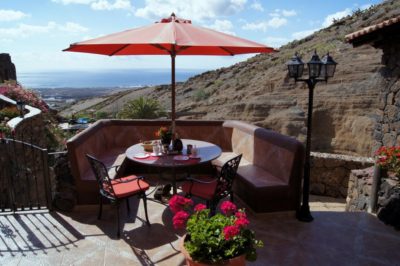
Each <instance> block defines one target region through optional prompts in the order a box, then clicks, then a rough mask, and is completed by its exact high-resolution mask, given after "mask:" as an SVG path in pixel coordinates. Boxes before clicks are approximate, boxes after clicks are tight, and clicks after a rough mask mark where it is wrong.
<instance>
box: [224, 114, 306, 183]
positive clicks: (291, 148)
mask: <svg viewBox="0 0 400 266" xmlns="http://www.w3.org/2000/svg"><path fill="white" fill-rule="evenodd" d="M224 127H230V128H232V129H233V132H232V151H233V152H235V153H237V154H240V153H241V154H243V158H245V159H246V160H247V161H249V162H250V163H252V164H253V165H255V166H257V167H260V168H262V169H264V170H266V171H268V172H269V173H271V174H272V175H273V176H275V177H277V178H279V179H280V180H282V181H283V182H285V183H286V184H289V183H290V180H291V177H292V176H293V174H294V173H296V174H297V175H298V174H299V173H298V172H299V171H301V169H302V158H303V152H304V150H303V145H302V144H301V143H300V142H299V141H297V140H296V139H294V138H292V137H288V136H285V135H282V134H279V133H277V132H274V131H271V130H267V129H264V128H261V127H257V126H254V125H250V124H247V123H244V122H240V121H226V122H225V123H224Z"/></svg>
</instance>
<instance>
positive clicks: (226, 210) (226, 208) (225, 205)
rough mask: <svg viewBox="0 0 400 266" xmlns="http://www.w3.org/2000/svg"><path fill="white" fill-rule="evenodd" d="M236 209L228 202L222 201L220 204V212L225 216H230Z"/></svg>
mask: <svg viewBox="0 0 400 266" xmlns="http://www.w3.org/2000/svg"><path fill="white" fill-rule="evenodd" d="M236 210H237V207H236V205H235V204H233V203H232V202H230V201H224V202H222V204H221V212H222V213H223V214H225V215H232V214H234V213H235V212H236Z"/></svg>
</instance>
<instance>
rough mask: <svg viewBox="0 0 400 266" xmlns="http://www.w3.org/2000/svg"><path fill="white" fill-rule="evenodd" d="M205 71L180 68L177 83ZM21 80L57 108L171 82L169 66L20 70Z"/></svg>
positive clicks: (20, 81)
mask: <svg viewBox="0 0 400 266" xmlns="http://www.w3.org/2000/svg"><path fill="white" fill-rule="evenodd" d="M204 71H205V70H200V69H197V70H192V69H190V70H187V69H179V70H177V71H176V82H184V81H186V80H187V79H188V78H190V77H193V76H195V75H197V74H200V73H202V72H204ZM17 78H18V82H19V83H21V84H22V85H23V86H24V87H26V88H29V89H33V90H34V91H37V92H38V93H39V94H40V95H41V97H42V98H43V99H44V100H45V101H46V103H47V104H49V106H50V107H52V108H55V109H63V108H64V107H65V106H68V105H70V104H73V103H74V102H76V101H79V100H83V99H89V98H93V97H101V96H105V95H110V94H113V93H116V92H119V91H124V90H134V89H138V88H143V87H148V86H155V85H162V84H169V83H170V82H171V72H170V70H169V69H151V70H150V69H144V70H141V69H130V70H127V69H121V70H115V69H113V70H99V71H46V72H21V73H17Z"/></svg>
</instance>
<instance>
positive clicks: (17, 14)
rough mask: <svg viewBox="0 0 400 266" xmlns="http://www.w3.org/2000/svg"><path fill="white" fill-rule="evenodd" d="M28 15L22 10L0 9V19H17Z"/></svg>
mask: <svg viewBox="0 0 400 266" xmlns="http://www.w3.org/2000/svg"><path fill="white" fill-rule="evenodd" d="M27 16H28V15H27V14H25V13H24V12H21V11H17V10H11V9H0V21H13V20H19V19H22V18H24V17H27Z"/></svg>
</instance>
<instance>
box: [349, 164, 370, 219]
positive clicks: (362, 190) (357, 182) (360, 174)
mask: <svg viewBox="0 0 400 266" xmlns="http://www.w3.org/2000/svg"><path fill="white" fill-rule="evenodd" d="M373 176H374V167H368V168H366V169H357V170H352V171H351V173H350V177H349V189H348V192H347V198H346V211H369V210H371V191H372V180H373Z"/></svg>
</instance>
